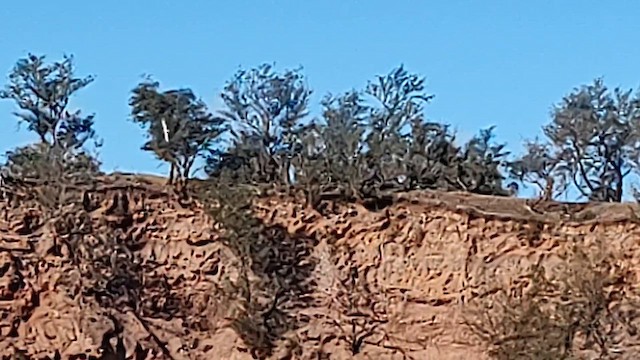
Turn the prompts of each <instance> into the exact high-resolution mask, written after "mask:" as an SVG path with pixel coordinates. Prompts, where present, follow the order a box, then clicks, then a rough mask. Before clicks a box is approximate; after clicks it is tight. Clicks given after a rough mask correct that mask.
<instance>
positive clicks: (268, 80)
mask: <svg viewBox="0 0 640 360" xmlns="http://www.w3.org/2000/svg"><path fill="white" fill-rule="evenodd" d="M304 80H305V79H304V76H303V75H302V74H301V72H300V70H285V71H284V72H282V73H278V72H275V71H274V70H273V67H272V66H271V65H268V64H263V65H261V66H258V67H257V68H253V69H250V70H241V71H239V72H238V73H236V74H235V76H234V77H233V79H232V80H231V81H229V82H228V83H227V85H226V86H225V88H224V91H223V92H222V94H221V97H222V100H223V102H224V104H225V108H224V109H223V110H222V111H221V112H220V113H221V115H222V118H223V119H225V121H227V123H228V124H229V125H230V128H231V134H232V139H231V145H230V148H229V150H228V151H225V152H220V151H218V152H214V153H212V155H211V156H210V157H209V162H208V167H207V172H208V173H209V174H212V175H214V176H215V174H218V173H219V172H221V171H223V170H224V169H225V168H226V167H227V166H230V165H232V166H235V167H237V169H242V171H243V172H244V173H245V174H246V175H245V176H244V177H245V178H247V179H248V180H249V179H250V181H252V182H258V183H278V184H289V183H290V172H291V171H292V168H291V158H292V157H293V156H294V154H295V153H296V152H298V150H299V145H298V141H297V135H298V134H300V133H301V132H303V131H304V130H305V128H306V127H305V126H304V125H303V124H302V120H303V119H304V118H305V117H306V116H307V114H308V108H307V107H308V104H309V97H310V95H311V90H310V89H309V88H308V87H307V85H306V84H305V81H304ZM231 158H234V160H230V159H231Z"/></svg>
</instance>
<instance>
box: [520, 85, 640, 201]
mask: <svg viewBox="0 0 640 360" xmlns="http://www.w3.org/2000/svg"><path fill="white" fill-rule="evenodd" d="M631 94H632V91H631V90H628V91H623V90H621V89H620V88H615V89H614V90H613V92H611V91H610V90H609V89H608V88H607V87H606V86H605V84H604V82H603V80H602V79H596V80H594V81H593V83H592V84H590V85H586V86H582V87H580V88H578V89H574V91H573V92H572V93H570V94H569V95H567V96H565V97H564V99H563V100H562V102H561V103H560V104H557V105H555V106H554V109H553V112H552V121H551V123H550V124H548V125H546V126H544V128H543V130H544V133H545V135H546V136H547V138H548V140H549V143H548V144H545V145H542V144H539V143H535V142H534V143H533V144H534V145H529V148H530V149H532V150H535V153H534V154H525V156H524V157H523V158H521V159H519V160H517V161H516V165H515V169H514V170H513V171H512V172H514V173H515V174H516V175H517V177H518V178H519V179H521V180H524V181H527V182H530V181H534V182H536V183H537V182H538V181H539V178H540V177H541V176H545V177H548V178H550V179H554V180H556V181H557V182H558V183H559V184H560V190H563V189H566V186H567V182H569V183H571V184H572V185H574V187H575V188H576V189H577V190H578V191H579V193H580V194H581V195H582V196H583V197H586V198H587V199H589V200H592V201H614V202H620V201H622V196H623V186H624V179H625V178H626V176H627V175H629V174H630V173H631V171H632V170H633V169H634V168H637V165H638V164H637V159H638V154H640V152H639V151H640V141H639V140H640V138H639V135H640V133H639V132H638V128H639V127H638V126H639V125H640V98H638V97H633V96H632V95H631Z"/></svg>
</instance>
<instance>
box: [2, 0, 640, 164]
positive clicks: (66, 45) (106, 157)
mask: <svg viewBox="0 0 640 360" xmlns="http://www.w3.org/2000/svg"><path fill="white" fill-rule="evenodd" d="M638 14H640V1H632V0H628V1H623V0H619V1H610V2H604V1H594V0H581V1H578V0H564V1H557V0H537V1H516V0H502V1H497V0H483V1H480V0H476V1H461V0H458V1H456V0H448V1H426V0H422V1H418V0H415V1H406V0H395V1H382V0H367V1H365V0H360V1H356V0H280V1H275V0H252V1H249V0H234V1H205V0H190V1H162V0H155V1H151V0H132V1H129V2H125V1H86V0H85V1H80V0H75V1H72V0H67V1H45V0H32V1H12V0H6V1H4V2H3V4H2V6H1V7H0V71H1V72H4V74H5V75H6V74H8V72H9V71H10V69H11V68H12V66H13V65H14V63H15V62H16V60H18V58H20V57H23V56H25V55H26V54H27V53H28V52H34V53H36V54H44V55H47V56H48V58H49V60H59V59H61V56H62V54H64V53H67V54H73V55H74V56H75V61H76V64H77V70H78V75H87V74H93V75H95V76H96V81H95V82H94V83H93V84H91V85H90V86H89V87H87V88H85V89H84V90H82V92H81V93H79V95H78V97H77V98H76V99H75V103H74V106H77V107H80V108H82V109H84V110H85V111H87V112H95V113H96V114H97V117H96V127H97V131H98V132H99V134H100V136H101V137H102V138H103V139H104V147H103V148H102V149H101V154H100V156H101V159H102V161H103V163H104V169H105V170H107V171H111V170H121V171H138V172H151V173H158V172H164V167H159V166H158V162H157V161H155V160H154V159H153V157H152V156H151V155H149V154H146V153H144V152H142V151H140V150H139V147H140V145H141V144H142V143H143V141H144V138H143V135H142V132H141V130H140V129H139V128H138V127H137V126H136V125H134V124H132V123H131V122H129V121H128V120H127V118H128V113H129V109H128V105H127V101H128V97H129V92H130V90H131V89H132V88H133V87H134V86H135V85H136V83H137V82H138V81H139V80H140V79H141V75H142V74H151V75H153V76H154V77H155V78H156V79H158V80H159V81H160V82H161V85H162V86H163V87H184V86H188V87H191V88H192V89H194V90H195V91H196V92H197V93H198V94H199V95H200V96H201V97H202V98H203V99H204V100H205V101H207V102H208V103H209V104H210V106H212V107H213V108H215V107H216V106H219V104H220V101H219V100H218V93H219V91H220V89H221V87H222V86H223V85H224V83H225V81H227V80H228V79H229V78H230V77H231V76H232V75H233V74H234V73H235V71H236V70H237V69H238V68H239V67H244V68H247V67H253V66H256V65H259V64H260V63H263V62H275V64H276V66H277V68H278V69H284V68H290V67H296V66H299V65H302V66H303V67H304V72H305V74H306V75H307V77H308V81H309V84H310V85H311V86H312V87H313V89H314V91H315V97H314V101H316V102H317V101H318V100H319V99H320V98H321V97H322V96H323V95H324V94H326V93H327V92H329V91H331V92H334V93H339V92H342V91H346V90H349V89H351V88H353V87H357V88H361V87H363V86H364V85H365V84H366V82H367V80H369V79H372V78H373V77H374V76H375V75H379V74H385V73H387V72H388V71H389V70H391V69H392V68H393V67H395V66H397V65H399V64H401V63H404V64H405V66H406V68H407V69H408V70H409V71H411V72H416V73H419V74H421V75H423V76H425V77H426V79H427V87H428V91H429V92H430V93H433V94H435V95H436V97H435V99H434V101H433V102H432V104H431V105H430V106H428V107H427V115H428V117H429V118H430V119H431V120H438V121H443V122H447V123H451V124H452V125H454V126H455V127H457V128H458V130H459V131H460V133H461V134H462V135H463V136H469V135H471V134H473V133H475V132H476V131H477V130H478V129H479V128H482V127H486V126H489V125H496V126H497V135H498V136H499V138H500V140H504V141H506V142H508V144H509V145H510V147H511V148H512V149H515V150H519V148H520V147H519V146H520V145H519V144H520V143H521V140H522V139H523V138H528V137H532V136H535V135H536V134H539V133H540V127H541V126H542V125H543V124H544V123H545V122H547V121H548V118H549V117H548V113H549V109H550V106H551V105H552V104H553V103H556V102H558V101H559V100H561V98H562V96H563V95H565V94H566V93H568V92H569V91H571V90H572V89H573V88H574V87H576V86H579V85H581V84H585V83H589V82H591V81H592V79H593V78H595V77H599V76H604V78H605V82H606V83H607V84H608V85H610V86H612V87H615V86H622V87H624V88H634V89H635V88H638V86H639V85H640V72H639V70H640V66H639V64H640V62H639V59H640V47H639V46H638V45H637V44H638V36H639V35H640V21H639V20H638ZM3 78H4V79H6V77H3ZM316 108H317V107H316ZM12 110H13V105H12V104H11V103H8V102H1V103H0V114H1V115H0V116H2V119H3V120H2V124H4V125H3V130H2V131H1V132H0V150H1V151H2V152H4V151H5V150H7V149H10V148H13V147H15V146H18V145H24V144H26V143H27V142H30V141H32V140H34V137H33V136H32V135H30V134H28V133H26V130H21V131H18V132H16V125H15V124H16V121H15V119H14V118H13V117H12V116H11V111H12Z"/></svg>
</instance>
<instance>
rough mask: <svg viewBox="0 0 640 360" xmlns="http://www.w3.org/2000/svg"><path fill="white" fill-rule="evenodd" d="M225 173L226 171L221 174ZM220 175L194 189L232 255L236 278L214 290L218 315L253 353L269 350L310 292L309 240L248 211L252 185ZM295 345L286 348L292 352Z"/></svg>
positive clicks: (254, 194)
mask: <svg viewBox="0 0 640 360" xmlns="http://www.w3.org/2000/svg"><path fill="white" fill-rule="evenodd" d="M225 174H226V173H225ZM227 175H229V176H231V177H227V176H222V177H218V178H216V179H215V180H214V181H208V182H206V183H204V184H200V187H199V193H198V194H197V195H198V196H199V197H200V199H201V201H203V203H205V204H208V208H209V212H210V215H211V216H212V218H213V219H214V221H216V223H218V224H220V225H221V229H220V235H221V240H222V241H223V242H224V243H225V244H226V245H227V246H228V248H229V249H230V250H232V251H233V253H234V254H235V256H236V259H237V260H238V262H237V263H236V264H235V265H237V269H238V270H239V274H238V277H237V278H236V279H224V280H223V286H222V287H221V288H220V289H219V293H218V294H216V296H217V299H218V307H219V308H220V309H225V310H226V312H227V313H226V314H224V318H226V319H230V320H231V324H230V326H231V328H232V329H233V330H234V331H235V332H236V333H237V334H238V336H240V338H241V339H242V340H243V341H244V343H245V345H246V346H247V348H249V350H250V351H251V353H252V354H254V356H256V358H263V357H264V356H267V355H268V354H270V353H271V352H272V351H273V350H274V348H275V347H277V345H278V344H279V343H281V342H283V341H289V342H290V343H295V339H285V336H286V335H287V333H289V332H290V331H294V330H296V329H298V328H299V327H300V326H302V325H303V323H304V320H303V319H301V318H300V317H299V316H297V314H296V310H297V309H299V308H301V307H304V306H305V304H304V301H305V300H304V299H305V298H306V296H307V295H308V294H309V293H310V292H311V287H310V284H309V280H308V278H309V277H310V275H311V273H312V272H313V269H314V266H315V261H314V259H312V258H311V255H310V254H311V249H310V248H311V246H312V241H311V239H309V238H306V237H304V236H296V235H292V234H289V233H288V232H287V230H286V229H285V228H283V227H281V226H279V225H277V224H268V223H265V222H264V221H263V220H261V219H259V218H258V217H256V215H255V214H254V200H256V199H257V198H258V197H259V195H260V190H259V188H258V187H254V186H247V185H246V184H238V183H236V182H235V180H234V178H233V177H232V174H227ZM295 350H296V349H292V351H295Z"/></svg>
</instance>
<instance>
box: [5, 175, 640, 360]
mask: <svg viewBox="0 0 640 360" xmlns="http://www.w3.org/2000/svg"><path fill="white" fill-rule="evenodd" d="M39 191H41V190H38V189H36V188H35V187H34V188H24V189H23V191H22V193H11V192H5V193H3V194H2V200H1V201H0V202H1V204H0V217H1V218H0V353H2V354H3V355H4V356H3V358H23V359H53V358H61V359H81V358H94V359H252V358H268V359H467V358H469V357H473V358H478V359H482V358H487V359H488V358H491V357H494V358H504V359H506V358H508V357H505V356H506V355H504V354H505V353H509V352H510V353H511V354H516V353H518V352H525V351H538V350H535V349H534V350H532V349H530V348H526V347H527V346H532V345H531V344H534V343H535V341H548V343H543V342H541V343H540V344H542V345H540V346H541V347H546V348H549V349H551V348H554V349H555V348H556V347H557V348H558V349H556V350H548V351H557V352H556V354H557V353H558V352H564V353H565V354H567V356H569V355H570V356H576V357H579V358H581V357H584V358H596V357H597V356H604V355H602V354H605V353H606V356H609V357H606V358H632V357H633V358H635V355H637V354H638V353H640V341H639V340H640V338H638V335H637V334H636V331H637V330H636V326H637V325H638V320H637V319H636V317H637V316H636V314H635V312H637V310H634V306H635V305H634V304H636V303H635V301H636V299H638V298H640V297H638V296H637V284H638V278H637V273H638V269H640V266H639V264H638V261H639V260H640V256H639V255H640V254H638V249H639V247H638V242H639V241H640V227H639V225H638V224H639V223H640V222H639V221H638V217H637V216H636V214H637V213H640V209H639V208H638V207H637V206H635V205H631V204H560V203H548V204H532V203H530V202H528V201H526V200H523V199H515V198H498V197H489V196H477V195H469V194H461V193H438V192H428V191H420V192H411V193H402V194H395V195H393V196H391V197H390V198H389V199H386V200H385V202H384V203H382V204H378V205H379V206H377V207H376V208H370V207H366V206H364V205H361V204H357V203H349V202H340V201H324V202H323V203H322V204H320V205H319V206H315V207H311V206H308V205H307V204H305V203H304V201H301V200H299V199H296V198H295V197H293V196H286V195H277V194H272V195H268V196H259V197H256V198H255V201H254V202H253V207H252V209H251V212H252V213H253V214H254V215H255V218H253V219H251V220H252V221H254V222H253V223H250V224H253V225H251V226H255V227H256V228H258V227H259V228H260V231H256V232H253V233H249V234H248V235H247V236H252V237H251V238H249V241H245V242H242V243H241V244H244V245H242V246H236V245H237V244H239V243H233V242H232V240H229V239H227V240H225V239H223V238H224V234H225V231H226V230H225V224H224V223H222V222H220V221H217V220H216V217H215V214H214V215H211V211H210V210H209V209H208V204H203V203H202V202H201V201H197V200H195V199H185V198H184V197H183V196H181V195H180V194H178V193H176V192H174V191H172V190H169V189H168V188H166V187H164V186H163V185H162V180H161V179H154V178H153V177H149V176H139V177H136V176H124V175H113V176H107V177H104V178H101V179H99V180H98V181H97V182H96V183H95V184H91V186H89V185H87V186H85V187H77V188H69V189H66V191H67V192H69V193H73V194H74V195H73V199H71V197H70V198H69V200H68V201H66V202H62V204H63V206H58V207H55V208H52V209H53V210H52V209H46V208H45V207H44V206H42V205H41V202H39V201H36V198H37V196H38V195H39V193H38V192H39ZM245 230H246V229H245ZM234 244H236V245H234ZM581 291H582V292H581ZM527 294H529V295H527ZM531 294H534V295H535V296H534V295H531ZM554 299H555V300H554ZM569 303H570V304H569ZM567 304H569V305H570V306H568V305H567ZM565 305H567V306H565ZM511 312H513V314H512V313H511ZM585 319H586V320H585ZM612 319H613V320H612ZM542 320H544V321H542ZM587 320H588V321H587ZM541 321H542V322H541ZM545 326H546V327H545ZM523 329H525V330H523ZM541 334H549V336H551V335H553V336H555V337H554V338H553V339H551V338H550V339H546V340H545V339H541V336H542V335H541ZM554 334H556V335H554ZM558 334H559V335H558ZM545 336H546V335H545ZM553 336H552V337H553ZM527 337H529V338H527ZM534 338H535V339H534ZM518 341H520V343H518ZM554 341H555V342H554ZM505 344H509V345H508V346H511V347H508V346H507V345H505ZM539 351H543V350H539ZM501 356H502V357H501ZM514 358H516V357H514ZM538 358H540V357H538ZM601 358H604V357H601Z"/></svg>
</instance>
